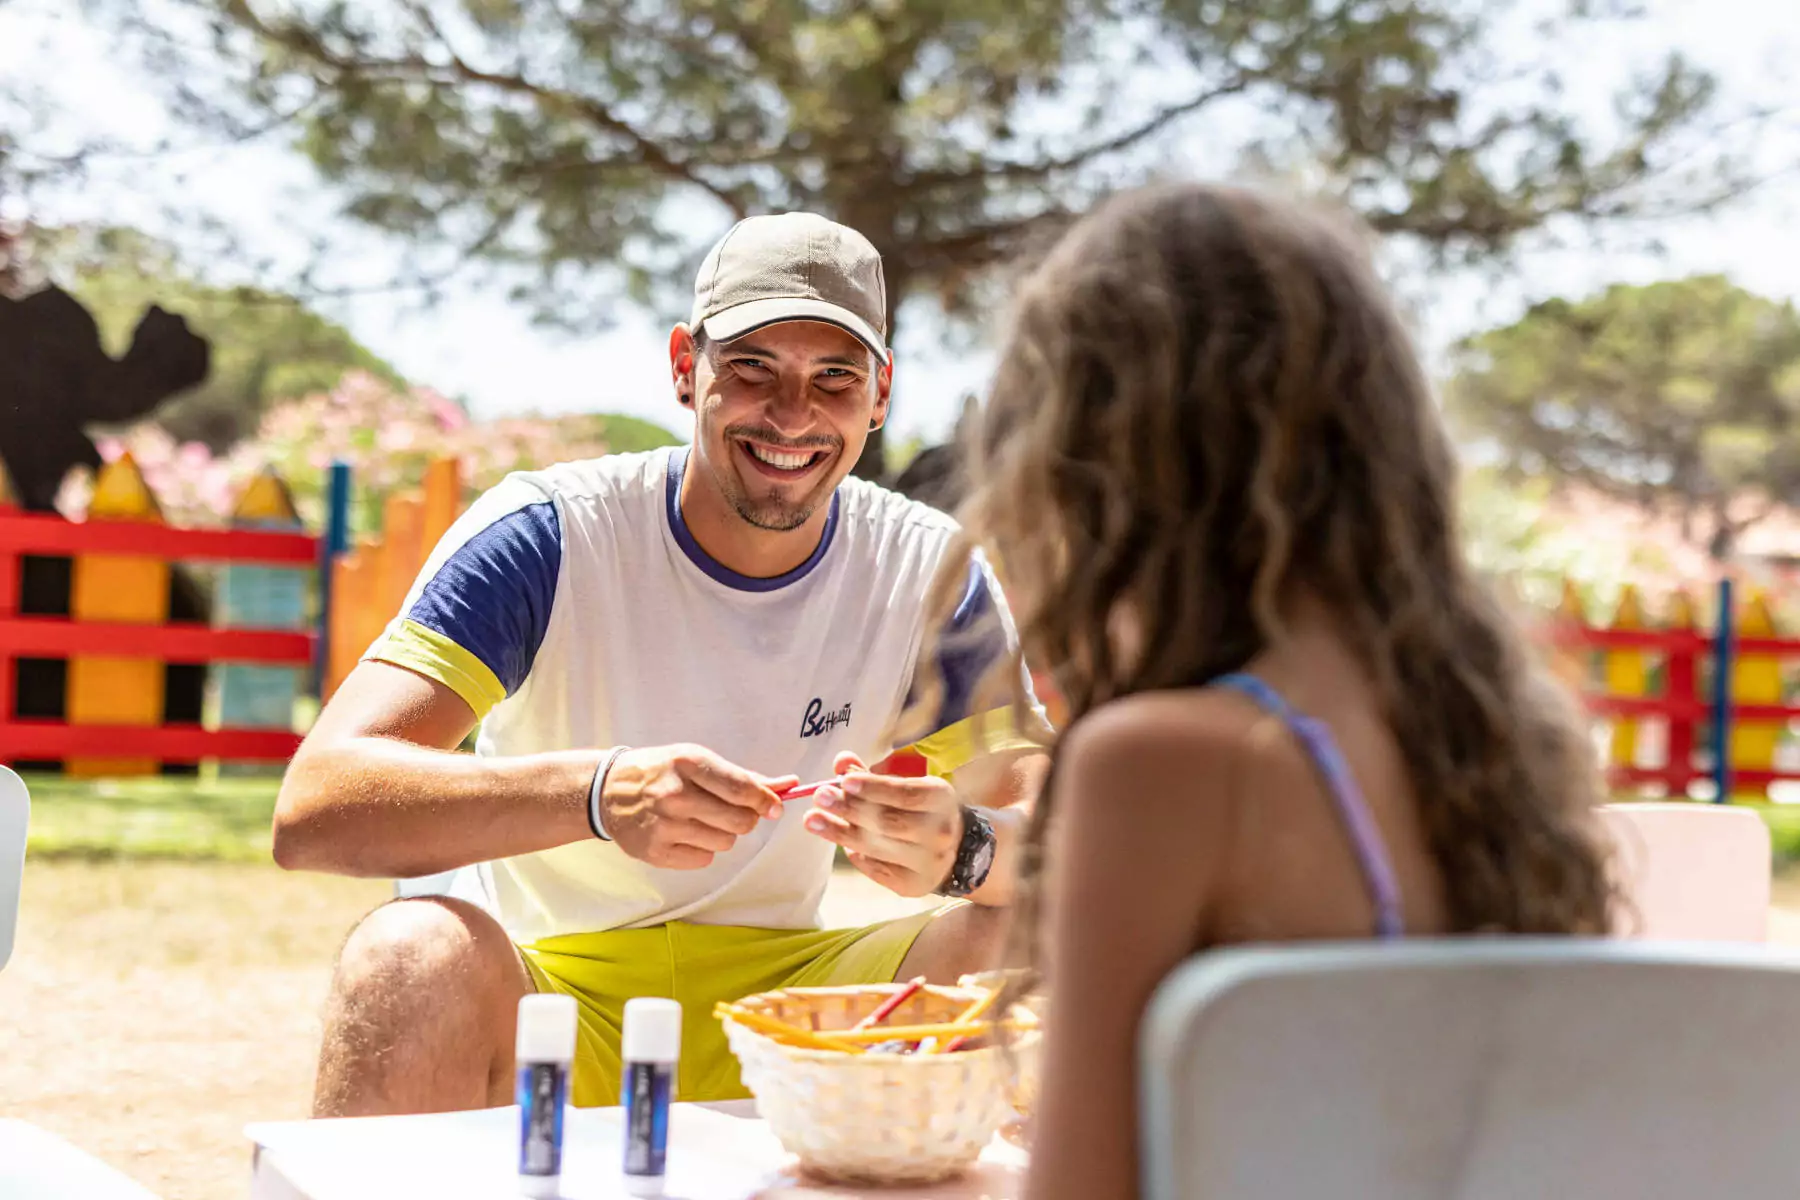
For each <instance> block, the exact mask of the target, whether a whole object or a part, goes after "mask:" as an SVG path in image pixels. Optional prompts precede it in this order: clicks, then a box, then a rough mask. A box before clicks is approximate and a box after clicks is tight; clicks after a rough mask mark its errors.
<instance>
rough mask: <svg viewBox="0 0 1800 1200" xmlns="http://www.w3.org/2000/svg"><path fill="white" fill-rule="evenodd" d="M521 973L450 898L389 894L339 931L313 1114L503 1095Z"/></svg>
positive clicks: (488, 925)
mask: <svg viewBox="0 0 1800 1200" xmlns="http://www.w3.org/2000/svg"><path fill="white" fill-rule="evenodd" d="M532 990H533V988H532V983H531V977H530V976H529V975H528V974H526V972H525V968H524V965H523V964H522V963H521V962H520V961H519V955H518V951H517V950H516V949H514V947H513V944H512V942H511V941H510V940H509V939H508V938H507V936H506V934H505V932H504V931H503V930H502V929H501V928H500V926H499V924H498V922H496V921H495V920H494V919H493V918H492V917H490V916H488V915H487V914H486V913H484V912H482V911H481V910H480V909H478V908H476V907H475V906H473V905H471V904H466V903H463V902H462V901H460V900H450V899H446V898H441V897H434V898H429V899H425V898H421V899H414V900H396V901H394V902H393V903H390V904H385V905H383V906H382V907H380V908H378V909H376V910H375V911H374V912H372V913H370V914H369V915H368V916H367V917H366V918H364V919H363V922H362V924H360V925H358V926H357V927H356V929H355V930H354V931H353V932H352V933H351V934H350V937H349V939H348V940H347V941H346V942H345V943H344V949H343V952H342V954H340V955H339V957H338V965H337V971H336V973H335V975H334V976H333V978H332V981H331V997H330V999H329V1000H328V1001H327V1002H326V1006H325V1037H324V1041H323V1043H322V1044H321V1046H320V1048H319V1075H318V1082H317V1084H316V1086H315V1088H314V1091H313V1115H314V1116H315V1117H350V1116H373V1115H378V1114H389V1113H422V1112H446V1111H450V1110H455V1109H467V1108H482V1107H486V1106H489V1105H497V1104H507V1103H510V1102H511V1100H512V1080H511V1076H512V1064H513V1037H514V1033H515V1029H516V1026H517V1023H518V1008H519V997H521V996H523V995H525V994H526V993H527V992H530V991H532Z"/></svg>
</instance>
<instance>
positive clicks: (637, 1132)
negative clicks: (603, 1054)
mask: <svg viewBox="0 0 1800 1200" xmlns="http://www.w3.org/2000/svg"><path fill="white" fill-rule="evenodd" d="M680 1057H681V1005H680V1004H679V1003H678V1002H676V1001H674V1000H664V999H662V998H660V997H655V996H639V997H638V998H636V999H635V1000H627V1001H626V1002H625V1028H624V1029H623V1030H622V1031H621V1033H620V1037H619V1058H620V1059H621V1066H622V1071H621V1079H620V1084H619V1093H620V1094H619V1103H621V1104H623V1105H624V1106H625V1163H624V1168H625V1190H626V1191H627V1192H629V1193H631V1194H632V1195H633V1196H660V1195H662V1190H663V1171H664V1166H665V1163H666V1162H667V1158H668V1148H669V1105H670V1104H671V1103H672V1102H673V1101H674V1099H675V1064H676V1062H677V1061H678V1060H679V1059H680Z"/></svg>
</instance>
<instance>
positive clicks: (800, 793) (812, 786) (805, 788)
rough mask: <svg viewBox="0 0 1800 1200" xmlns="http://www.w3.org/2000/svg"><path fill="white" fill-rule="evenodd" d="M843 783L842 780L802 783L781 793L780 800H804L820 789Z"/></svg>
mask: <svg viewBox="0 0 1800 1200" xmlns="http://www.w3.org/2000/svg"><path fill="white" fill-rule="evenodd" d="M843 782H844V781H843V780H842V779H821V780H819V782H817V783H803V784H801V785H800V786H798V787H791V788H789V789H788V790H787V791H785V792H782V793H781V798H782V799H783V800H804V799H806V798H807V797H808V796H810V795H812V794H813V793H814V792H816V791H818V790H819V789H820V788H822V787H836V786H837V785H838V784H840V783H843Z"/></svg>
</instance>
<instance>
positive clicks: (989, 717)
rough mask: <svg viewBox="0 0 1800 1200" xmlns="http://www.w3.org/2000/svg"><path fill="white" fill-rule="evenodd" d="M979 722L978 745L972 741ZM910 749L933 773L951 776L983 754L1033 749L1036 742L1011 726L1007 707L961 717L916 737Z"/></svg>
mask: <svg viewBox="0 0 1800 1200" xmlns="http://www.w3.org/2000/svg"><path fill="white" fill-rule="evenodd" d="M977 720H979V721H980V722H981V737H982V745H980V746H977V745H976V744H975V734H976V729H975V723H976V721H977ZM912 749H913V750H914V751H915V752H917V753H918V754H920V755H922V756H923V757H924V759H925V763H926V765H927V767H928V768H929V769H930V771H931V773H932V774H933V775H952V774H954V773H956V772H957V771H960V770H961V769H962V768H963V767H965V766H967V765H968V764H969V763H971V762H973V761H974V760H975V759H977V758H979V757H980V756H981V755H983V754H999V753H1001V752H1003V751H1008V750H1035V749H1038V744H1037V743H1036V742H1034V741H1032V740H1031V739H1030V738H1028V737H1026V736H1025V735H1024V734H1022V733H1019V732H1018V730H1017V729H1015V728H1014V726H1013V714H1012V709H1011V708H1010V707H1007V708H996V709H992V710H990V711H988V712H986V713H982V714H980V715H979V716H978V717H964V718H963V719H962V720H960V721H958V722H957V723H956V724H954V725H946V726H945V727H944V728H942V729H940V730H938V731H937V732H936V733H933V734H930V735H928V736H926V737H922V738H920V739H919V740H918V741H916V742H914V743H913V744H912Z"/></svg>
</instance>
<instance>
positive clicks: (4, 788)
mask: <svg viewBox="0 0 1800 1200" xmlns="http://www.w3.org/2000/svg"><path fill="white" fill-rule="evenodd" d="M30 826H31V794H30V793H29V792H28V791H26V790H25V781H24V780H23V779H20V778H19V777H18V776H17V775H16V774H14V773H13V771H12V770H11V768H9V767H4V766H0V968H3V967H5V966H6V963H7V960H8V959H10V958H11V957H12V948H13V935H14V933H15V932H16V931H17V929H18V926H19V888H20V885H21V884H22V882H23V881H24V877H25V834H26V831H27V829H29V828H30Z"/></svg>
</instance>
